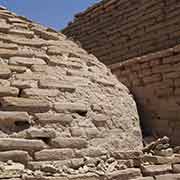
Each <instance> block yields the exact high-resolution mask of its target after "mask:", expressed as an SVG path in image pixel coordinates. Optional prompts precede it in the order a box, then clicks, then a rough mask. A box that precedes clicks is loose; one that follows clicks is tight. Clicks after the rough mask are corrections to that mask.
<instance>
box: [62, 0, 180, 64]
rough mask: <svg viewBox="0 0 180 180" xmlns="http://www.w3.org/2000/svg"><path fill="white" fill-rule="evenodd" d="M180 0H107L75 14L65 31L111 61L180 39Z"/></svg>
mask: <svg viewBox="0 0 180 180" xmlns="http://www.w3.org/2000/svg"><path fill="white" fill-rule="evenodd" d="M179 19H180V1H177V0H132V1H130V0H104V1H101V2H100V3H98V4H96V5H94V6H92V7H91V8H89V9H88V10H86V11H85V12H83V13H80V14H78V15H76V16H75V19H74V22H72V23H70V24H69V25H68V26H67V27H66V28H65V29H64V30H63V33H64V34H66V35H67V36H68V37H72V38H73V39H75V40H77V41H79V42H80V43H81V45H82V47H83V48H84V49H86V50H87V51H88V52H91V53H93V54H94V55H95V56H96V57H98V58H99V60H100V61H102V62H103V63H105V64H107V65H110V64H113V63H117V62H121V61H125V60H127V59H130V58H132V57H136V56H141V55H144V54H147V53H150V52H155V51H159V50H163V49H166V48H170V47H173V46H174V45H177V44H178V43H179V42H180V21H179Z"/></svg>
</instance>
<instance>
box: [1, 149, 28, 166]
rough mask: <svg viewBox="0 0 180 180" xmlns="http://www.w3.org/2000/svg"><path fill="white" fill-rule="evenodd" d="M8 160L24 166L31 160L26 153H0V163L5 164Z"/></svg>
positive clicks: (18, 151) (19, 151)
mask: <svg viewBox="0 0 180 180" xmlns="http://www.w3.org/2000/svg"><path fill="white" fill-rule="evenodd" d="M8 160H12V161H14V162H21V163H23V164H26V163H27V162H28V161H29V160H31V157H30V156H29V154H28V152H26V151H21V150H14V151H4V152H0V161H2V162H7V161H8Z"/></svg>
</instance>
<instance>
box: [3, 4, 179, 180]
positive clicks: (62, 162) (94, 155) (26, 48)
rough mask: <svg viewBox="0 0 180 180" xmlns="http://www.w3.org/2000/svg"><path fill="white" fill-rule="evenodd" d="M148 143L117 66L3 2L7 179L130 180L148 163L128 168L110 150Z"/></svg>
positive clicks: (5, 173) (137, 146)
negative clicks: (115, 69)
mask: <svg viewBox="0 0 180 180" xmlns="http://www.w3.org/2000/svg"><path fill="white" fill-rule="evenodd" d="M177 83H178V82H177ZM141 148H142V135H141V129H140V125H139V116H138V113H137V108H136V103H135V101H134V99H133V98H132V95H130V92H129V91H128V89H127V88H126V87H125V86H124V85H122V84H121V83H120V82H118V80H117V78H115V77H114V76H113V75H112V73H111V72H110V70H109V69H108V68H107V67H106V66H105V65H104V64H102V63H100V62H99V61H98V59H97V58H96V57H95V56H93V55H90V54H88V53H87V52H86V51H85V50H83V49H81V48H80V47H79V46H78V45H77V44H76V43H74V42H73V41H71V40H69V39H67V38H66V36H64V35H63V34H61V33H59V32H56V31H55V30H53V29H51V28H45V27H43V26H41V25H39V24H36V23H34V22H32V21H30V20H28V19H26V18H25V17H21V16H17V15H15V14H14V13H11V12H9V11H8V10H6V9H4V8H3V7H0V179H10V180H15V179H16V178H17V180H20V179H24V180H31V179H32V180H33V179H34V180H35V179H36V180H50V179H54V180H66V179H68V180H69V179H82V180H84V179H87V180H89V179H91V180H94V179H97V180H98V179H101V178H103V179H106V178H109V179H113V178H115V179H122V177H124V178H126V179H127V180H128V179H129V178H135V177H136V176H138V177H139V176H141V174H140V170H139V169H127V170H123V167H124V168H126V167H125V166H123V165H121V164H119V165H118V164H117V163H118V160H115V158H113V157H109V155H110V153H109V152H110V151H116V150H118V149H121V150H133V149H141ZM107 158H108V159H110V160H109V162H108V164H107V167H106V170H107V175H106V174H105V173H106V170H105V171H104V170H103V171H102V170H100V168H101V167H100V166H101V164H102V161H101V159H102V160H103V161H104V162H105V161H106V159H107ZM127 161H128V160H127ZM126 164H127V163H126ZM129 164H130V163H129ZM116 166H117V167H116ZM121 167H122V168H121ZM127 167H133V166H130V165H128V166H127ZM98 168H99V169H98ZM96 170H97V172H96ZM108 173H109V174H108ZM89 174H90V175H89ZM13 178H15V179H13ZM123 180H124V179H123Z"/></svg>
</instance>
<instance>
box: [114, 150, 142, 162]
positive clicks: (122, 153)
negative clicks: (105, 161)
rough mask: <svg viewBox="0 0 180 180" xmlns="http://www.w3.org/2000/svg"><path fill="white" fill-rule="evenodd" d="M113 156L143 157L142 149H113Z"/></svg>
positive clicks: (121, 157) (126, 157) (122, 157)
mask: <svg viewBox="0 0 180 180" xmlns="http://www.w3.org/2000/svg"><path fill="white" fill-rule="evenodd" d="M111 156H112V157H114V158H116V159H124V160H128V159H137V158H141V157H143V152H142V151H113V152H111Z"/></svg>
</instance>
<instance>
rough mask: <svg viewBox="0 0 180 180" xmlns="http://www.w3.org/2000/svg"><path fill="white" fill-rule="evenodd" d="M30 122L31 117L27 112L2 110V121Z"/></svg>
mask: <svg viewBox="0 0 180 180" xmlns="http://www.w3.org/2000/svg"><path fill="white" fill-rule="evenodd" d="M19 121H21V122H24V121H25V122H30V117H29V115H28V113H27V112H12V111H0V122H1V123H10V124H12V123H15V122H19Z"/></svg>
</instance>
